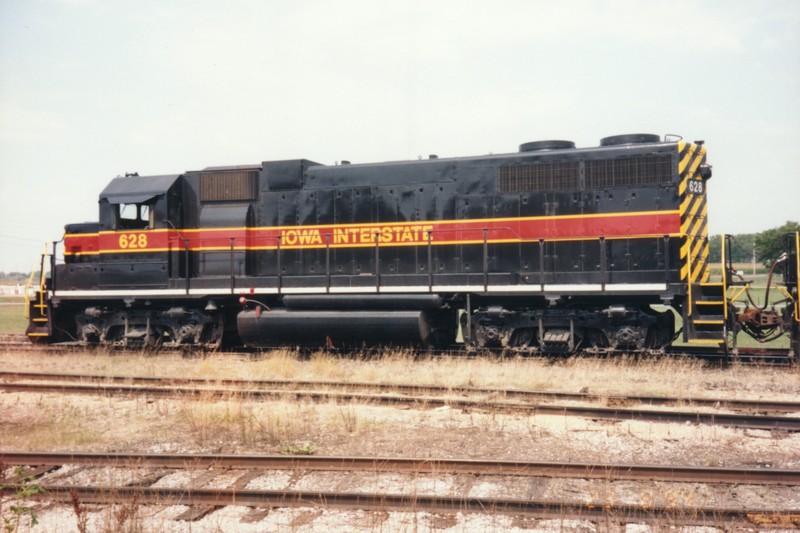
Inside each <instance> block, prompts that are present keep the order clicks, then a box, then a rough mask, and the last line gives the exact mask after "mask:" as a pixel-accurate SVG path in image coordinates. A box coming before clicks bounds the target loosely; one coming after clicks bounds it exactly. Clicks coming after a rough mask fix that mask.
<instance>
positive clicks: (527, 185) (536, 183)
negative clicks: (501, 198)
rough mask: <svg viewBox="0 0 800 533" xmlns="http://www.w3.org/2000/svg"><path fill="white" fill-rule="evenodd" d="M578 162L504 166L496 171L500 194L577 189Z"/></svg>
mask: <svg viewBox="0 0 800 533" xmlns="http://www.w3.org/2000/svg"><path fill="white" fill-rule="evenodd" d="M579 174H580V162H579V161H561V162H555V163H535V164H530V165H505V166H501V167H500V168H499V169H498V176H497V189H498V192H500V193H517V192H527V191H553V190H564V189H578V177H579Z"/></svg>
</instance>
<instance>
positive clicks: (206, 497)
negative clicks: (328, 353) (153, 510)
mask: <svg viewBox="0 0 800 533" xmlns="http://www.w3.org/2000/svg"><path fill="white" fill-rule="evenodd" d="M0 463H4V464H6V465H27V466H30V467H31V470H30V472H35V474H33V475H42V474H45V473H48V472H52V470H53V468H55V467H60V466H63V465H69V464H79V465H84V466H105V467H109V466H111V467H117V468H125V467H128V468H138V469H142V468H153V469H157V471H158V474H156V475H147V474H145V475H144V479H145V481H144V482H141V481H138V482H137V481H134V482H132V483H131V482H129V483H128V484H127V485H124V486H109V485H102V486H97V485H91V486H86V485H80V484H64V483H63V482H62V483H61V484H54V483H48V482H46V481H44V482H42V483H41V484H40V486H41V487H42V488H44V489H46V491H47V493H46V494H45V495H44V496H42V499H46V500H47V501H49V502H63V503H74V502H75V501H76V499H77V500H78V501H80V503H81V504H88V503H93V504H119V503H126V502H127V503H130V502H135V503H136V504H158V505H174V504H181V505H188V506H191V507H192V509H190V510H189V511H187V512H186V513H184V515H182V516H183V517H184V518H183V519H185V520H194V519H197V518H199V517H202V516H203V515H205V514H206V513H208V512H210V511H213V510H214V509H216V508H219V507H221V506H225V505H234V504H235V505H239V506H250V507H254V508H269V507H323V508H326V509H361V510H367V511H382V512H386V511H405V512H409V511H411V512H420V511H427V512H433V513H456V512H457V513H465V512H478V513H494V514H512V515H530V516H535V517H539V518H548V517H550V518H564V517H569V518H583V519H590V520H591V519H603V520H605V521H616V522H619V523H625V522H630V521H636V522H641V521H644V522H654V521H655V522H658V521H668V523H670V524H683V525H705V524H708V525H720V524H726V525H753V524H754V523H755V524H765V523H773V524H784V525H786V524H788V525H798V524H800V510H794V509H782V510H776V509H760V508H743V506H741V505H739V506H737V507H736V508H733V507H719V506H717V507H704V506H692V507H681V506H676V505H675V504H670V505H664V506H659V505H652V504H648V505H639V504H626V503H619V502H613V501H606V502H599V501H592V502H575V501H571V500H567V499H564V500H563V501H562V500H558V501H556V500H538V499H535V498H533V499H532V498H525V499H513V498H488V497H469V496H463V495H461V496H452V495H441V494H437V495H426V494H393V493H373V492H360V491H356V492H341V491H339V492H324V491H296V490H253V489H248V488H247V486H248V483H249V482H250V481H252V480H254V479H256V478H257V477H259V476H263V475H265V474H267V472H268V471H269V470H282V471H286V470H291V471H295V472H308V471H320V470H326V471H334V472H370V473H372V474H373V475H375V473H377V472H392V473H398V472H402V473H413V474H434V475H441V474H445V473H451V474H471V475H494V476H498V475H503V476H540V477H541V476H544V477H580V478H595V479H603V480H605V481H613V480H622V479H625V480H629V479H632V480H648V481H654V480H660V481H669V482H691V483H704V484H708V483H728V484H737V485H740V484H756V485H769V486H774V485H784V486H789V487H791V486H800V470H789V469H747V468H705V467H674V466H672V467H665V466H653V465H604V464H599V465H591V464H572V463H530V462H509V461H477V460H447V459H442V460H436V459H434V460H431V459H398V458H360V457H307V456H303V457H298V456H254V455H248V456H235V455H165V454H156V455H153V454H75V453H73V454H57V453H25V452H3V453H0ZM209 468H213V469H219V470H223V469H240V470H244V472H243V473H242V474H241V475H240V476H239V477H237V478H236V480H235V481H233V483H231V486H229V487H227V488H205V487H203V486H202V485H203V482H197V483H196V485H194V486H189V487H187V486H181V487H154V486H152V485H153V484H154V483H155V482H156V481H157V480H158V479H161V478H163V477H165V476H166V475H167V474H168V473H169V470H165V469H172V470H180V469H183V470H186V469H192V470H195V471H197V470H204V469H209ZM67 479H68V478H67ZM198 479H205V480H210V479H212V476H208V475H206V476H205V477H204V478H195V480H198ZM62 481H63V480H62ZM5 485H6V486H7V487H8V488H7V489H6V490H7V491H13V490H15V488H16V486H15V485H14V484H13V481H12V483H6V484H5ZM197 485H200V486H197ZM254 512H257V509H256V510H254Z"/></svg>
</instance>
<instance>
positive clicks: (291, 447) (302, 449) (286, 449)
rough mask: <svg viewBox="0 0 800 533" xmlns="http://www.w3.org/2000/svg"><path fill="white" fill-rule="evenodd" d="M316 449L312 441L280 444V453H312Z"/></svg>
mask: <svg viewBox="0 0 800 533" xmlns="http://www.w3.org/2000/svg"><path fill="white" fill-rule="evenodd" d="M316 451H317V445H316V444H314V443H313V442H302V443H294V442H287V443H285V444H284V445H283V446H281V453H283V454H285V455H314V454H315V453H316Z"/></svg>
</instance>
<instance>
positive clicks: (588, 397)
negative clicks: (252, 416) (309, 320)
mask: <svg viewBox="0 0 800 533" xmlns="http://www.w3.org/2000/svg"><path fill="white" fill-rule="evenodd" d="M0 379H5V380H29V381H37V380H38V381H43V380H51V381H78V382H84V383H85V382H90V383H125V384H130V385H134V384H150V385H158V384H161V385H171V386H174V385H193V386H220V385H223V386H236V387H245V386H248V387H259V388H260V387H280V388H282V389H289V390H296V389H313V388H320V387H323V388H329V389H338V390H349V391H367V390H369V391H380V392H384V393H386V392H396V393H400V394H461V395H481V394H482V395H487V396H494V397H498V396H499V397H503V398H514V399H521V400H575V401H585V402H598V401H607V402H609V403H612V402H614V403H638V404H645V405H681V406H686V405H693V406H707V407H714V408H718V409H720V408H727V409H736V410H751V411H778V412H786V413H789V412H800V402H789V401H779V400H760V399H759V400H743V399H738V398H697V397H686V398H681V397H670V396H645V395H635V394H634V395H626V394H620V393H584V392H564V391H534V390H520V389H484V388H477V387H446V386H440V385H409V384H393V383H365V382H342V381H294V380H263V379H255V380H249V379H229V378H225V379H206V378H182V377H181V378H178V377H169V376H118V375H102V374H73V373H50V372H27V371H13V370H5V371H0Z"/></svg>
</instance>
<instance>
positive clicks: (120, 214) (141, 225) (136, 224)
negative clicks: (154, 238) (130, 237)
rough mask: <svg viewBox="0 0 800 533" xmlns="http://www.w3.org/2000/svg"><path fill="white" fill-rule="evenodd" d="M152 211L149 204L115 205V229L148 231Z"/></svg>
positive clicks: (150, 225) (151, 224)
mask: <svg viewBox="0 0 800 533" xmlns="http://www.w3.org/2000/svg"><path fill="white" fill-rule="evenodd" d="M152 227H153V209H152V207H151V206H150V205H149V204H117V224H116V228H117V229H150V228H152Z"/></svg>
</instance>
